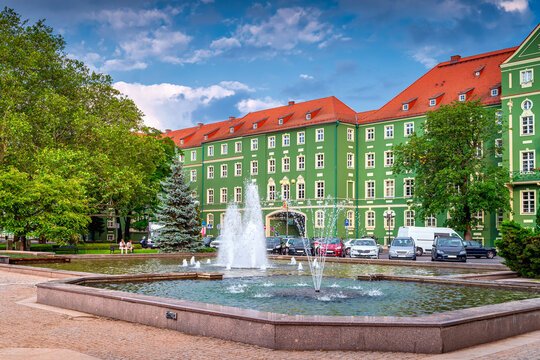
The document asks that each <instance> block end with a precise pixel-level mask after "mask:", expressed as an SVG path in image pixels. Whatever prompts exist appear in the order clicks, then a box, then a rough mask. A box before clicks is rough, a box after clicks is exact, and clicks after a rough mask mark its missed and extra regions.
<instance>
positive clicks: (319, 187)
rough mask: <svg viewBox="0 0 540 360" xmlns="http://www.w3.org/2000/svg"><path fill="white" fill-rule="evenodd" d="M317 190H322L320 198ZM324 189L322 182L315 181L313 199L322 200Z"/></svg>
mask: <svg viewBox="0 0 540 360" xmlns="http://www.w3.org/2000/svg"><path fill="white" fill-rule="evenodd" d="M319 190H322V196H319V195H320V194H319ZM324 195H325V189H324V180H318V181H315V199H324Z"/></svg>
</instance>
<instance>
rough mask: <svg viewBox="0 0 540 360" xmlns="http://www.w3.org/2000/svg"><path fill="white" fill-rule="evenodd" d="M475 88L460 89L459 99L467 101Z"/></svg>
mask: <svg viewBox="0 0 540 360" xmlns="http://www.w3.org/2000/svg"><path fill="white" fill-rule="evenodd" d="M473 90H474V88H468V89H465V90H463V91H460V92H459V93H458V95H459V96H458V100H459V101H466V100H467V97H468V96H467V94H468V93H470V92H471V91H473Z"/></svg>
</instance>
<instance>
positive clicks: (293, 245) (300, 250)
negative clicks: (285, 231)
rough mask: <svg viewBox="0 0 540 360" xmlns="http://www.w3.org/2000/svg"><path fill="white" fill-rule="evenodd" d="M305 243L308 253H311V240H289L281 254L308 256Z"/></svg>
mask: <svg viewBox="0 0 540 360" xmlns="http://www.w3.org/2000/svg"><path fill="white" fill-rule="evenodd" d="M304 242H305V243H306V246H307V248H308V251H311V244H310V241H309V239H302V238H289V239H287V242H286V243H285V245H284V246H283V251H282V252H281V253H282V254H284V255H297V256H300V255H306V249H305V248H304Z"/></svg>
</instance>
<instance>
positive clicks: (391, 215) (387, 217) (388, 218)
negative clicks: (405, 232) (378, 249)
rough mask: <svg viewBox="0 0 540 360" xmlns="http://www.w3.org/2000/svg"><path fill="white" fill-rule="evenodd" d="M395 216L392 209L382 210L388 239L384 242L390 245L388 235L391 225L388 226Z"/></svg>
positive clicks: (389, 234)
mask: <svg viewBox="0 0 540 360" xmlns="http://www.w3.org/2000/svg"><path fill="white" fill-rule="evenodd" d="M395 217H396V214H394V212H393V211H390V210H386V211H385V212H384V219H385V221H386V226H387V227H388V241H387V243H386V245H390V236H391V227H390V224H391V221H392V220H393V219H394V218H395Z"/></svg>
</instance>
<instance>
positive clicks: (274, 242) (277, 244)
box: [266, 236, 285, 254]
mask: <svg viewBox="0 0 540 360" xmlns="http://www.w3.org/2000/svg"><path fill="white" fill-rule="evenodd" d="M284 243H285V239H284V238H282V237H279V236H270V237H267V238H266V252H268V253H271V254H281V249H282V248H283V244H284Z"/></svg>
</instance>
